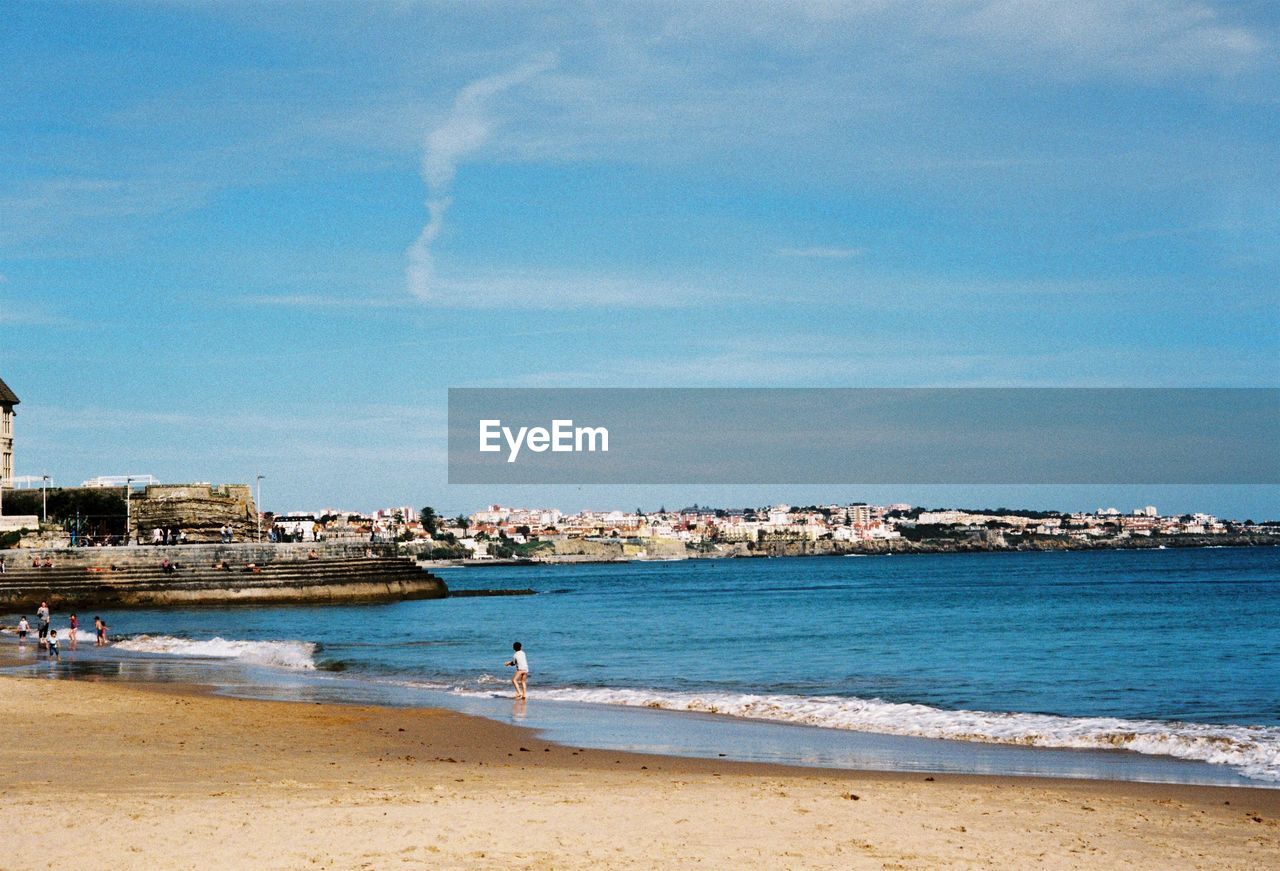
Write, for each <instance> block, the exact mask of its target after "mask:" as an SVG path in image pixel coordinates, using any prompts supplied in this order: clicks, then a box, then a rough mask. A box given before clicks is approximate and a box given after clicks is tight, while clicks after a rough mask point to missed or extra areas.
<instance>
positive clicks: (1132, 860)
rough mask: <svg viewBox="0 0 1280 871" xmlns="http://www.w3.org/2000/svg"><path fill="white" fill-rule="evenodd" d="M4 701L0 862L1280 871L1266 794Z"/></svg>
mask: <svg viewBox="0 0 1280 871" xmlns="http://www.w3.org/2000/svg"><path fill="white" fill-rule="evenodd" d="M530 704H537V699H536V696H535V698H534V699H533V700H532V701H531V702H530ZM0 705H2V706H3V709H4V710H5V711H7V712H9V716H8V718H7V724H6V727H5V740H4V742H3V749H2V750H0V807H2V808H3V810H2V811H0V814H2V817H0V819H2V820H3V825H2V826H0V828H2V830H3V831H4V833H5V837H4V839H3V840H4V844H3V850H2V855H0V867H4V868H29V867H44V866H50V867H64V866H72V865H83V864H84V863H86V862H90V861H91V862H92V864H93V865H95V866H98V867H107V868H141V867H146V868H210V867H249V866H252V867H255V868H386V867H392V866H394V867H417V866H424V867H426V866H429V867H450V868H453V867H461V868H588V867H594V868H600V867H609V868H660V867H676V866H681V867H685V866H699V867H707V868H739V867H754V868H937V867H1000V868H1010V867H1027V866H1030V865H1034V866H1039V867H1047V868H1057V867H1084V866H1088V867H1120V866H1127V867H1132V868H1170V867H1178V868H1259V867H1268V866H1270V867H1274V866H1276V865H1278V864H1280V791H1275V790H1257V789H1230V788H1212V787H1186V786H1162V785H1146V784H1132V783H1127V784H1124V783H1107V782H1096V781H1067V780H1063V781H1052V780H1028V779H1016V778H999V777H956V776H944V775H937V776H928V775H914V774H913V775H902V774H875V773H865V772H835V771H822V770H810V769H795V768H785V767H779V766H765V765H751V764H740V763H731V762H725V761H714V760H695V759H676V758H668V757H658V756H642V755H631V754H625V753H616V752H607V751H591V750H582V749H578V748H572V747H563V746H557V745H553V744H549V743H547V742H545V741H540V740H538V739H537V738H536V737H534V735H533V734H532V733H531V732H529V731H528V730H524V729H520V728H517V727H513V726H508V725H505V724H501V723H496V722H492V721H488V720H482V719H476V718H472V717H467V716H464V715H461V714H457V713H453V712H448V711H440V710H421V709H393V708H372V707H346V706H335V705H315V704H295V703H282V702H258V701H245V700H238V699H227V698H219V697H211V696H208V695H206V694H204V693H203V692H201V691H199V690H197V689H195V688H181V687H178V688H175V687H172V686H165V687H152V686H131V685H122V684H118V683H111V684H108V683H103V682H89V681H77V682H72V681H43V680H30V679H17V678H0Z"/></svg>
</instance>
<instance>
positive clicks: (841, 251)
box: [778, 245, 867, 260]
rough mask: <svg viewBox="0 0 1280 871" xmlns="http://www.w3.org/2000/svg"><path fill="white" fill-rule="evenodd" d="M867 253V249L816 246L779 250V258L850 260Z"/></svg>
mask: <svg viewBox="0 0 1280 871" xmlns="http://www.w3.org/2000/svg"><path fill="white" fill-rule="evenodd" d="M866 253H867V249H865V248H832V247H825V246H821V245H814V246H810V247H808V248H779V249H778V256H779V257H817V258H819V259H826V260H848V259H849V258H850V257H859V256H861V255H863V254H866Z"/></svg>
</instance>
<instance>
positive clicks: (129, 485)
mask: <svg viewBox="0 0 1280 871" xmlns="http://www.w3.org/2000/svg"><path fill="white" fill-rule="evenodd" d="M132 489H133V479H132V478H125V479H124V544H125V547H128V546H129V545H131V544H133V541H132V538H133V535H132V534H131V533H130V531H129V527H130V522H129V491H130V490H132Z"/></svg>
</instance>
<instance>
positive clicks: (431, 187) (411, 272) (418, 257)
mask: <svg viewBox="0 0 1280 871" xmlns="http://www.w3.org/2000/svg"><path fill="white" fill-rule="evenodd" d="M555 63H556V61H555V58H554V57H552V56H545V57H542V58H540V59H538V60H535V61H532V62H530V63H527V64H524V65H523V66H519V67H517V68H515V69H514V70H511V71H509V72H505V73H501V74H499V75H494V76H489V77H487V78H483V79H479V80H477V81H474V82H472V83H471V84H469V85H467V86H466V87H465V88H463V89H462V90H461V91H460V92H459V93H458V96H457V97H456V98H455V99H454V102H453V111H452V112H450V113H449V116H448V117H447V118H446V119H445V120H444V122H443V123H441V124H440V125H438V126H437V127H435V128H434V129H433V130H431V131H430V132H429V133H428V134H427V136H426V142H425V150H424V153H423V156H422V180H423V181H424V182H426V185H427V202H426V206H427V223H426V225H425V226H424V227H423V228H422V232H421V233H420V234H419V235H418V238H417V239H416V240H415V241H414V243H413V245H411V246H410V247H409V251H408V257H409V266H408V270H407V276H406V278H407V282H408V286H409V292H410V293H412V294H413V295H414V296H416V297H418V298H419V299H421V300H424V301H426V300H431V299H432V297H433V282H434V278H435V262H434V258H433V256H432V251H431V246H432V244H433V243H434V242H435V240H436V238H437V237H438V236H439V235H440V231H441V230H442V229H443V228H444V215H445V212H446V211H447V210H448V208H449V203H450V199H449V188H450V186H451V185H452V184H453V178H454V176H455V175H456V174H457V171H458V163H459V162H460V161H462V160H463V159H464V158H466V157H467V156H469V155H472V154H474V153H476V152H477V151H479V150H480V149H481V148H483V147H484V146H485V144H486V143H488V141H489V139H490V137H491V136H492V135H493V131H494V129H495V128H496V127H497V126H498V121H497V120H496V119H495V118H494V117H493V116H492V114H491V113H490V109H489V104H490V102H491V101H492V100H493V99H494V98H495V97H497V96H499V95H500V94H502V93H503V92H505V91H508V90H510V89H511V88H514V87H516V86H518V85H521V84H523V83H525V82H527V81H529V80H530V79H532V78H533V77H535V76H537V75H538V74H539V73H544V72H546V71H548V70H550V69H551V68H552V67H553V66H555Z"/></svg>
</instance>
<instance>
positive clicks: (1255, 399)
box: [449, 387, 1280, 484]
mask: <svg viewBox="0 0 1280 871" xmlns="http://www.w3.org/2000/svg"><path fill="white" fill-rule="evenodd" d="M556 421H559V423H556ZM482 448H485V449H482ZM449 482H450V483H451V484H1276V483H1280V388H1270V387H1268V388H1238V389H1237V388H1174V389H1163V388H1160V389H1129V388H1119V389H1092V388H1053V389H1041V388H990V389H988V388H978V389H970V388H938V389H934V388H925V389H915V388H902V389H898V388H893V389H872V388H866V389H862V388H850V389H844V388H838V389H822V388H760V389H755V388H746V389H744V388H723V389H721V388H712V389H685V388H655V389H648V388H642V389H627V388H617V389H615V388H553V389H505V388H504V389H477V388H451V389H450V390H449Z"/></svg>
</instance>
